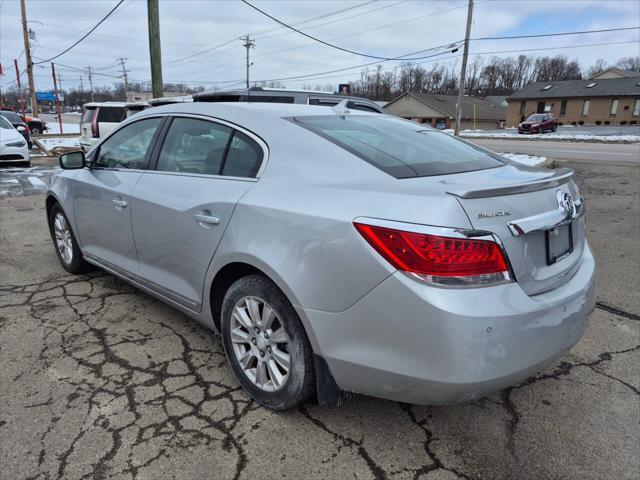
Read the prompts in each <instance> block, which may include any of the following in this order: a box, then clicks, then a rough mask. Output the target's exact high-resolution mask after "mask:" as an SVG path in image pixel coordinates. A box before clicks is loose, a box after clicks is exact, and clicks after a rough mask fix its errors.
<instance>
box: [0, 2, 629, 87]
mask: <svg viewBox="0 0 640 480" xmlns="http://www.w3.org/2000/svg"><path fill="white" fill-rule="evenodd" d="M116 3H117V1H116V0H100V1H95V0H93V1H92V0H75V1H57V0H27V2H26V4H27V15H28V18H29V20H30V24H29V25H30V27H31V29H33V30H34V32H35V34H36V38H35V40H34V42H33V47H32V54H33V56H34V61H39V60H46V59H48V58H50V57H52V56H54V55H56V54H58V53H59V52H61V51H62V50H64V49H65V48H67V47H68V46H70V45H71V44H72V43H74V42H75V41H76V40H77V39H79V38H80V37H81V36H82V35H83V33H84V32H86V31H88V30H89V29H90V28H91V27H93V26H94V25H95V24H96V23H97V22H98V20H100V18H102V17H103V16H104V15H105V14H106V13H107V12H108V11H109V10H111V9H112V8H113V7H114V6H115V5H116ZM254 3H255V4H256V5H257V6H258V7H259V8H260V9H262V10H265V11H266V12H268V13H269V14H271V15H272V16H274V17H277V18H279V19H280V20H282V21H284V22H286V23H289V24H294V25H296V27H297V28H298V29H300V30H302V31H304V32H307V33H309V34H310V35H314V36H316V37H318V38H320V39H322V40H325V41H329V42H331V43H333V44H336V45H339V46H342V47H345V48H348V49H351V50H355V51H358V52H362V53H366V54H369V55H376V56H382V57H398V56H400V55H404V54H407V53H410V52H415V51H418V50H426V49H430V48H432V47H438V46H441V45H447V44H450V43H453V42H456V41H459V40H460V39H462V38H463V37H464V29H465V21H466V11H467V10H466V4H467V2H466V0H424V1H418V0H404V1H401V0H378V1H366V0H353V1H350V0H324V1H313V0H305V1H302V0H281V1H260V0H258V1H255V2H254ZM146 5H147V2H146V0H125V2H124V3H123V4H122V5H121V6H120V8H119V9H118V10H117V11H116V12H115V13H114V14H113V15H112V16H111V17H109V19H107V20H106V21H105V22H104V23H103V24H102V25H101V26H100V27H98V29H97V30H96V31H95V32H94V33H92V34H91V35H90V36H89V37H88V38H87V39H86V40H84V41H83V42H82V43H80V44H79V45H78V46H77V47H75V48H74V49H72V50H71V51H70V52H68V53H66V54H64V55H63V56H61V57H59V58H58V59H56V60H55V62H56V66H57V68H58V70H59V72H60V74H61V76H62V84H63V87H64V88H69V87H71V86H74V87H75V86H78V85H79V84H80V77H81V76H82V77H83V79H84V83H85V88H87V85H88V80H87V75H86V71H85V72H84V73H83V71H82V70H84V69H85V68H86V66H88V65H90V66H91V67H92V69H94V71H95V75H94V77H93V82H94V85H109V84H113V83H114V82H116V81H118V78H114V77H117V76H119V75H121V73H122V72H121V68H120V65H119V61H118V60H117V59H118V58H120V57H124V58H126V68H127V69H128V70H130V73H129V78H130V80H132V81H149V79H150V70H149V44H148V38H147V14H146ZM334 12H335V13H334ZM639 25H640V1H637V0H606V1H603V0H599V1H582V0H476V2H475V8H474V15H473V28H472V35H471V37H472V38H474V37H476V38H477V37H487V36H506V35H522V34H536V33H554V32H565V31H578V30H594V29H604V28H618V27H637V26H639ZM160 33H161V43H162V63H163V77H164V81H165V82H183V83H189V84H193V85H204V86H205V87H207V88H220V87H229V86H242V85H243V81H244V76H245V69H244V63H245V58H244V56H245V49H244V47H243V46H242V42H241V41H240V40H239V39H238V37H240V36H241V35H245V34H247V33H249V34H250V35H251V36H252V37H254V38H255V49H254V50H252V51H251V57H252V61H253V66H252V67H251V80H252V81H254V80H271V79H279V78H287V77H293V76H300V75H309V74H314V73H319V72H327V71H331V70H335V69H341V68H346V67H352V66H358V65H362V64H366V63H370V62H374V61H375V60H373V59H370V58H365V57H361V56H358V55H353V54H350V53H345V52H341V51H338V50H335V49H332V48H330V47H327V46H324V45H321V44H318V43H316V42H314V41H312V40H310V39H308V38H305V37H303V36H301V35H300V34H298V33H295V32H292V31H290V30H287V29H286V28H283V27H281V26H279V25H278V24H277V23H275V22H274V21H273V20H271V19H269V18H267V17H265V16H263V15H261V14H260V13H259V12H256V11H255V10H252V9H251V8H250V7H249V6H247V5H245V4H243V3H241V2H240V1H239V0H237V1H236V0H200V1H192V0H180V1H168V0H167V1H165V0H161V1H160ZM639 41H640V30H631V31H625V32H609V33H597V34H588V35H586V34H584V35H575V36H564V37H550V38H542V39H540V38H539V39H522V40H484V41H472V42H471V53H482V52H497V51H505V50H510V51H515V52H511V53H500V54H498V55H500V56H508V55H517V53H518V51H523V52H524V51H525V50H530V49H539V50H536V51H527V52H526V53H528V54H532V55H555V54H565V55H567V56H568V57H569V58H570V59H578V60H579V61H580V62H581V63H582V64H583V66H586V65H588V64H590V63H593V62H594V61H595V60H596V59H598V58H604V59H605V60H607V61H610V62H615V61H616V60H617V59H618V58H619V57H622V56H632V55H633V56H635V55H639V54H640V50H639V48H640V47H639V45H640V44H639V43H638V42H639ZM614 42H615V43H616V44H615V45H609V46H590V47H577V46H580V45H587V44H602V43H614ZM618 42H631V43H618ZM219 45H223V46H220V47H219V48H216V49H213V50H210V51H207V52H205V53H202V54H199V53H200V52H202V51H205V50H207V49H212V48H213V47H216V46H219ZM440 53H442V55H439V56H436V57H433V58H430V59H428V60H417V62H426V63H424V65H425V66H428V65H429V64H430V63H433V62H435V61H439V62H442V63H455V62H458V63H457V64H458V65H459V62H460V58H459V57H460V54H461V51H460V52H458V53H456V54H453V55H452V54H451V53H448V52H447V51H446V50H445V49H435V50H431V51H428V52H425V53H423V54H421V55H414V56H425V55H432V54H440ZM196 54H198V55H196ZM190 56H193V57H191V58H185V57H190ZM14 58H18V62H19V66H20V69H21V70H23V69H24V67H25V58H24V53H23V40H22V31H21V23H20V4H19V2H18V1H17V0H0V61H1V62H2V67H3V70H4V75H3V76H2V80H1V81H2V83H1V85H2V88H7V87H9V86H10V85H11V83H10V82H13V81H15V70H14V68H13V59H14ZM399 63H400V62H397V61H388V62H383V63H381V65H382V66H383V68H385V69H387V68H393V67H394V66H395V65H399ZM370 68H375V65H374V66H372V67H370ZM50 72H51V65H50V63H43V64H42V65H39V66H37V67H36V69H35V82H36V89H37V90H48V89H51V88H52V80H51V73H50ZM359 73H360V68H354V69H352V70H348V71H345V72H341V73H333V74H323V75H317V76H315V77H310V78H305V79H296V80H288V81H283V82H282V83H284V84H285V85H286V86H287V87H289V88H300V87H302V86H303V85H304V86H306V87H307V88H309V87H312V86H315V85H325V84H332V85H337V84H338V83H344V82H348V81H350V80H353V79H355V78H357V77H358V76H359ZM22 81H23V82H24V84H26V82H27V79H26V74H25V75H23V76H22Z"/></svg>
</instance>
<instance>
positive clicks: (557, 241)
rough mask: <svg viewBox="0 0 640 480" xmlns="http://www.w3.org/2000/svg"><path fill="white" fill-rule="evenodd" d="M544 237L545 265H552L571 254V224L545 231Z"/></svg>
mask: <svg viewBox="0 0 640 480" xmlns="http://www.w3.org/2000/svg"><path fill="white" fill-rule="evenodd" d="M544 236H545V243H546V247H547V248H546V250H547V265H553V264H554V263H557V262H559V261H560V260H562V259H563V258H565V257H567V256H569V255H571V253H572V252H573V223H568V224H566V225H562V226H560V227H556V228H552V229H551V230H546V231H545V232H544Z"/></svg>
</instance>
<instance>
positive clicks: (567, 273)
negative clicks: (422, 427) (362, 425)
mask: <svg viewBox="0 0 640 480" xmlns="http://www.w3.org/2000/svg"><path fill="white" fill-rule="evenodd" d="M60 163H61V166H62V167H63V169H64V170H63V171H62V173H60V174H59V175H57V176H56V177H54V179H53V181H52V184H51V187H50V190H49V192H48V195H47V199H46V207H47V215H48V217H47V218H48V221H49V226H50V230H51V234H52V238H53V242H54V245H55V249H56V252H57V254H58V258H59V259H60V261H61V263H62V265H63V267H64V268H65V269H67V270H68V271H69V272H72V273H79V272H82V271H85V270H86V269H88V268H92V267H96V266H97V267H100V268H102V269H104V270H106V271H108V272H111V273H113V274H114V275H117V276H119V277H121V278H123V279H125V280H126V281H128V282H130V283H132V284H133V285H135V286H136V287H138V288H140V289H142V290H144V291H146V292H148V293H150V294H152V295H154V296H156V297H158V298H160V299H162V300H163V301H165V302H167V303H168V304H170V305H172V306H173V307H175V308H176V309H178V310H181V311H182V312H185V313H186V314H187V315H189V316H191V317H193V318H194V319H196V320H197V321H199V322H201V323H203V324H205V325H207V326H208V327H210V328H212V329H214V330H215V331H216V332H218V333H219V334H220V335H221V336H222V341H223V343H224V347H225V351H226V354H227V358H228V360H229V364H230V365H231V368H232V369H233V372H234V373H235V375H236V376H237V378H238V381H239V382H240V384H241V385H242V386H243V388H244V389H245V391H246V392H247V394H248V395H250V396H251V397H252V398H253V399H255V400H256V401H257V402H259V403H260V404H262V405H264V406H266V407H268V408H272V409H284V408H289V407H291V406H293V405H295V404H297V403H299V402H301V401H303V400H305V399H307V398H308V397H310V396H312V395H316V396H317V398H318V400H319V402H320V403H321V404H322V405H333V404H337V403H340V402H341V399H342V398H343V396H344V394H345V393H346V392H357V393H362V394H366V395H373V396H377V397H382V398H387V399H393V400H401V401H405V402H412V403H418V404H446V403H456V402H463V401H469V400H473V399H476V398H479V397H481V396H483V395H486V394H488V393H490V392H492V391H495V390H498V389H501V388H504V387H507V386H509V385H511V384H514V383H516V382H519V381H521V380H523V379H525V378H526V377H528V376H530V375H532V374H535V373H536V372H537V371H539V370H541V369H543V368H545V367H546V366H548V365H549V364H550V363H551V362H553V361H554V360H556V359H557V358H558V357H559V356H560V355H562V354H563V352H565V351H566V350H567V349H569V348H570V347H572V346H573V345H574V344H575V343H576V342H577V341H578V340H579V339H580V338H581V336H582V335H583V333H584V331H585V328H586V325H587V318H588V315H589V313H590V312H591V311H592V310H593V308H594V301H595V300H594V298H595V287H594V278H595V262H594V258H593V255H592V253H591V250H590V248H589V246H588V244H587V241H586V239H585V216H584V213H585V205H584V202H583V200H582V198H581V196H580V193H579V191H578V189H577V187H576V184H575V183H574V181H573V180H572V174H573V172H572V171H570V170H563V169H560V170H555V171H554V170H544V169H533V168H528V167H524V166H520V165H517V164H514V163H512V162H510V161H509V160H507V159H505V158H502V157H500V156H499V155H496V154H494V153H492V152H490V151H487V150H485V149H482V148H480V147H477V146H475V145H473V144H471V143H467V142H464V141H462V140H459V139H456V138H453V137H451V136H449V135H447V134H446V133H442V132H439V131H437V130H434V129H431V128H425V127H424V126H423V125H419V124H416V123H413V122H409V121H406V120H401V119H398V118H395V117H391V116H387V115H380V114H369V113H365V112H357V111H349V110H348V109H347V108H346V106H345V105H344V104H341V105H338V106H337V107H334V108H326V107H319V106H306V105H285V104H252V103H240V104H238V103H235V104H224V103H206V102H195V103H189V104H173V105H167V106H163V107H157V108H151V109H149V110H146V111H144V112H141V113H138V114H137V115H135V116H133V117H131V118H129V119H128V120H127V121H125V122H124V123H122V124H121V125H120V126H119V127H118V128H117V129H116V130H115V131H114V132H112V133H111V134H110V135H109V136H107V137H106V138H105V139H104V140H102V141H101V142H100V143H99V144H98V145H96V146H95V147H94V148H93V149H92V150H91V151H90V152H89V153H88V154H87V155H86V157H85V155H84V154H83V153H82V152H74V153H68V154H64V155H62V156H61V157H60Z"/></svg>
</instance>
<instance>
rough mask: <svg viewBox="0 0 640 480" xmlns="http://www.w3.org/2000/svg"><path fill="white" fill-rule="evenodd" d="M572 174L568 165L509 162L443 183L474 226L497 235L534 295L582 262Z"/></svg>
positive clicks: (582, 230)
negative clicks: (552, 167) (555, 166)
mask: <svg viewBox="0 0 640 480" xmlns="http://www.w3.org/2000/svg"><path fill="white" fill-rule="evenodd" d="M572 175H573V171H571V170H569V169H559V170H557V171H552V170H542V169H533V168H529V167H523V166H517V165H513V164H510V165H506V166H505V167H501V168H495V169H487V170H482V171H476V172H469V173H465V174H459V175H456V176H451V177H450V178H449V179H447V180H445V181H444V183H445V189H446V192H447V193H448V194H450V195H453V196H455V197H456V198H457V199H458V201H459V203H460V205H461V206H462V208H463V209H464V210H465V212H466V214H467V216H468V217H469V221H470V222H471V224H472V225H473V228H474V229H476V230H482V231H490V232H492V233H495V234H496V235H498V237H499V238H500V240H501V241H502V244H503V248H504V249H505V250H506V252H507V255H508V258H509V262H510V264H511V268H512V269H513V273H514V275H515V278H516V280H517V281H518V283H519V284H520V286H521V287H522V289H523V290H524V291H525V292H526V293H527V294H529V295H535V294H538V293H542V292H545V291H548V290H551V289H553V288H556V287H557V286H559V285H561V284H563V283H564V282H566V280H567V278H569V277H571V276H572V275H573V273H575V271H576V270H577V268H578V266H579V259H580V257H581V256H582V251H583V249H584V245H585V221H584V215H583V213H584V205H583V204H582V201H581V200H580V199H579V193H578V191H577V188H576V186H575V184H574V183H573V181H572V180H571V178H572ZM553 227H557V228H553Z"/></svg>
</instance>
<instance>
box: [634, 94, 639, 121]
mask: <svg viewBox="0 0 640 480" xmlns="http://www.w3.org/2000/svg"><path fill="white" fill-rule="evenodd" d="M633 116H634V117H637V116H640V98H636V103H635V104H634V105H633Z"/></svg>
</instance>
